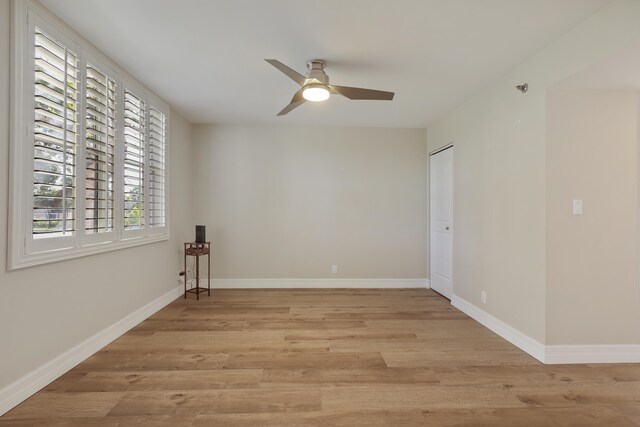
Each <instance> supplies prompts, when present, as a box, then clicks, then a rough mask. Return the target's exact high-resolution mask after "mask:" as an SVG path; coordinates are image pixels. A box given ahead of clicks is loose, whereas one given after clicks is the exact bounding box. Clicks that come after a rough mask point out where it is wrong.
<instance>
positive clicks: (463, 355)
mask: <svg viewBox="0 0 640 427" xmlns="http://www.w3.org/2000/svg"><path fill="white" fill-rule="evenodd" d="M381 354H382V357H383V358H384V360H385V362H386V363H387V366H389V367H392V368H418V367H433V366H459V365H463V366H466V365H476V366H478V365H538V364H540V362H538V361H537V360H536V359H534V358H533V357H531V356H529V355H528V354H526V353H524V352H522V351H520V350H483V351H478V352H476V353H474V354H470V352H469V351H467V350H442V349H440V348H435V349H432V350H419V351H413V352H406V351H404V352H402V351H385V352H381Z"/></svg>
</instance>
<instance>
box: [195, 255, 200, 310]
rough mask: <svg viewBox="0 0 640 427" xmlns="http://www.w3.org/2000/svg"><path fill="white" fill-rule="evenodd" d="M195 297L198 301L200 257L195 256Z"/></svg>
mask: <svg viewBox="0 0 640 427" xmlns="http://www.w3.org/2000/svg"><path fill="white" fill-rule="evenodd" d="M196 295H197V297H196V299H197V300H198V301H200V255H196Z"/></svg>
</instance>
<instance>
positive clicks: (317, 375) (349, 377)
mask: <svg viewBox="0 0 640 427" xmlns="http://www.w3.org/2000/svg"><path fill="white" fill-rule="evenodd" d="M262 382H263V383H265V384H269V385H272V384H274V383H280V384H310V385H318V384H324V385H327V384H333V385H348V384H425V383H438V379H437V378H436V376H435V375H434V373H433V371H431V370H430V369H425V368H368V369H365V368H353V369H345V368H333V369H332V368H307V369H291V368H284V369H264V373H263V377H262Z"/></svg>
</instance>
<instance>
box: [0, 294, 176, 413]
mask: <svg viewBox="0 0 640 427" xmlns="http://www.w3.org/2000/svg"><path fill="white" fill-rule="evenodd" d="M183 292H184V287H183V286H178V287H177V288H175V289H172V290H171V291H169V292H167V293H166V294H164V295H162V296H160V297H158V298H156V299H155V300H153V301H151V302H150V303H149V304H147V305H145V306H143V307H141V308H139V309H138V310H136V311H134V312H133V313H131V314H129V315H128V316H126V317H125V318H123V319H122V320H119V321H118V322H116V323H114V324H113V325H111V326H109V327H107V328H106V329H103V330H102V331H100V332H98V333H97V334H95V335H94V336H92V337H90V338H88V339H86V340H85V341H83V342H81V343H80V344H78V345H77V346H75V347H73V348H72V349H70V350H68V351H66V352H64V353H63V354H61V355H60V356H58V357H56V358H55V359H53V360H51V361H50V362H47V363H45V364H44V365H42V366H40V367H39V368H37V369H36V370H34V371H33V372H31V373H29V374H27V375H25V376H24V377H22V378H20V379H18V380H16V381H15V382H13V383H12V384H9V385H8V386H7V387H5V388H3V389H2V390H0V415H2V414H4V413H6V412H7V411H9V410H10V409H11V408H13V407H15V406H17V405H18V404H20V403H21V402H22V401H24V400H25V399H27V398H28V397H30V396H31V395H33V394H34V393H36V392H37V391H39V390H41V389H42V388H43V387H46V386H47V385H48V384H50V383H51V382H53V381H54V380H55V379H57V378H58V377H60V376H61V375H62V374H64V373H65V372H67V371H68V370H70V369H71V368H73V367H74V366H76V365H77V364H79V363H80V362H82V361H84V360H85V359H87V358H88V357H89V356H91V355H93V354H94V353H96V352H97V351H99V350H100V349H101V348H103V347H104V346H106V345H107V344H109V343H110V342H112V341H113V340H115V339H116V338H118V337H119V336H121V335H122V334H124V333H125V332H127V331H128V330H129V329H131V328H133V327H134V326H136V325H137V324H139V323H140V322H142V321H143V320H145V319H146V318H147V317H149V316H151V315H152V314H154V313H155V312H157V311H158V310H160V309H161V308H163V307H165V306H166V305H168V304H169V303H171V302H172V301H174V300H175V299H176V298H178V297H179V296H180V295H182V293H183Z"/></svg>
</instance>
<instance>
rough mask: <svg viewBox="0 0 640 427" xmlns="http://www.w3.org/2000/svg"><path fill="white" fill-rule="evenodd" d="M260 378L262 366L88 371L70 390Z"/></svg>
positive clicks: (221, 384) (232, 384) (246, 382)
mask: <svg viewBox="0 0 640 427" xmlns="http://www.w3.org/2000/svg"><path fill="white" fill-rule="evenodd" d="M261 380H262V370H261V369H239V370H234V369H218V370H198V371H187V370H180V371H143V372H140V371H131V372H126V371H124V372H89V373H88V374H86V375H84V376H83V378H82V379H80V380H79V381H77V382H76V383H75V384H74V385H73V386H71V387H70V389H69V391H72V392H89V391H93V392H104V391H153V390H215V389H226V388H256V387H258V385H259V383H260V381H261Z"/></svg>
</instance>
